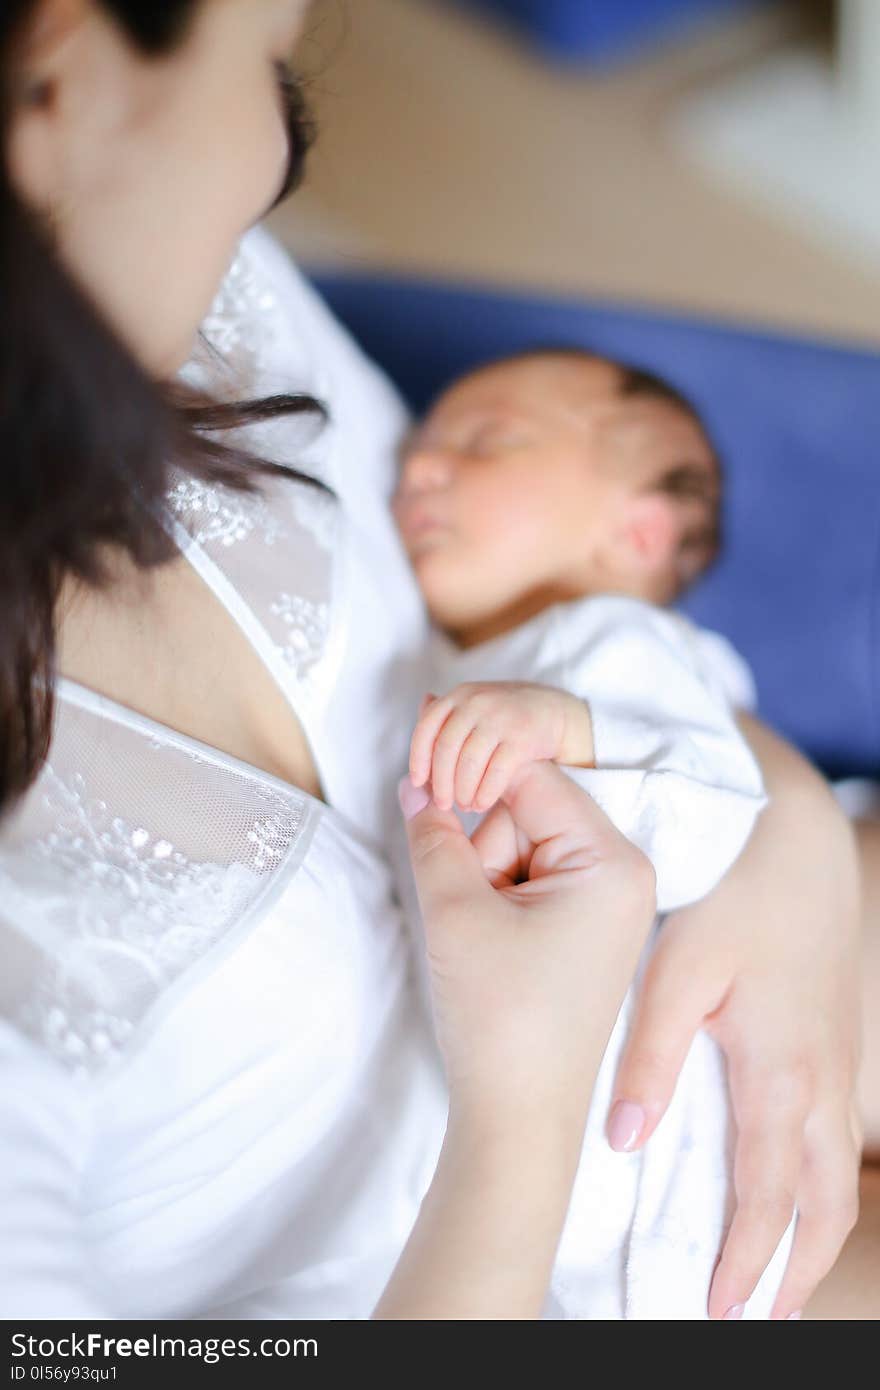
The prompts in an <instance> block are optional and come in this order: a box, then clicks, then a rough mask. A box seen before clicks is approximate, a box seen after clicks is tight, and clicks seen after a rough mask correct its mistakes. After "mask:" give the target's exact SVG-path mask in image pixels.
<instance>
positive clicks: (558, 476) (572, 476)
mask: <svg viewBox="0 0 880 1390" xmlns="http://www.w3.org/2000/svg"><path fill="white" fill-rule="evenodd" d="M720 497H721V471H720V467H719V464H718V460H717V458H716V456H715V453H714V450H713V448H712V445H711V444H710V442H709V439H708V438H707V435H706V432H705V430H704V429H703V426H702V424H701V423H700V420H699V417H698V416H697V414H696V411H695V410H694V409H693V407H692V406H691V405H690V404H689V403H688V402H687V401H686V400H685V399H684V398H683V397H682V396H680V395H679V393H678V392H677V391H675V390H674V388H672V387H671V386H668V385H667V384H666V383H665V382H663V381H662V380H660V379H659V378H658V377H655V376H653V375H651V374H649V373H646V372H642V371H639V370H636V369H633V368H630V367H627V366H625V365H622V364H619V363H616V362H612V361H608V360H606V359H604V358H601V357H596V356H593V355H592V354H590V353H588V352H584V351H580V350H578V349H568V348H562V349H541V350H538V351H534V352H528V353H522V354H519V355H517V356H515V357H509V358H505V359H504V360H503V361H499V362H493V363H491V364H489V365H488V366H485V367H481V368H479V369H478V370H477V371H475V372H472V373H470V374H469V375H468V376H466V377H463V378H462V379H461V380H459V381H457V382H455V383H454V384H453V385H452V386H450V387H449V388H448V389H447V390H446V391H444V392H443V394H442V395H441V396H440V397H439V398H438V399H437V400H436V401H435V402H434V404H433V406H432V407H431V409H430V411H429V412H428V414H427V416H426V418H425V420H424V421H423V422H422V423H421V425H419V426H417V427H416V429H415V430H414V431H413V432H412V434H411V435H410V436H409V438H408V439H407V440H406V442H405V444H404V449H403V461H402V472H401V478H400V482H399V484H398V489H397V493H396V495H395V498H394V514H395V517H396V520H397V524H398V526H399V528H400V532H401V535H402V537H403V541H404V544H405V545H406V548H407V551H408V553H409V556H410V560H411V562H412V565H413V568H414V570H415V573H416V577H417V579H418V581H419V585H420V587H421V589H422V592H423V594H424V596H425V600H426V602H427V604H428V608H429V610H430V612H431V616H432V618H433V619H434V621H435V622H436V623H437V624H438V625H439V626H440V627H442V628H443V629H445V630H446V631H447V632H448V633H449V634H450V635H451V636H452V637H454V638H455V639H456V640H457V641H458V642H460V643H461V644H462V645H463V646H468V645H472V644H473V643H475V642H478V641H481V640H484V639H485V638H488V637H492V636H494V635H496V634H497V633H500V632H504V631H507V630H508V629H509V628H510V627H513V626H515V625H516V624H517V623H520V622H523V621H525V620H526V619H527V618H529V617H531V616H533V615H534V614H535V613H537V612H539V611H540V610H541V609H543V608H545V607H547V606H548V605H549V604H551V603H555V602H558V601H561V600H564V599H572V598H579V597H583V596H585V595H590V594H599V593H617V594H629V595H632V596H634V597H637V598H643V599H646V600H648V601H649V602H652V603H659V604H666V603H671V602H672V600H673V599H675V598H676V597H677V596H678V595H679V594H680V593H681V592H682V590H683V589H684V588H686V587H687V585H688V584H690V583H691V582H692V581H693V580H694V579H696V578H697V576H698V575H700V574H702V572H703V571H704V570H705V569H706V567H707V566H708V565H709V564H710V563H711V561H712V560H713V559H714V557H715V555H716V553H717V551H718V546H719V509H720Z"/></svg>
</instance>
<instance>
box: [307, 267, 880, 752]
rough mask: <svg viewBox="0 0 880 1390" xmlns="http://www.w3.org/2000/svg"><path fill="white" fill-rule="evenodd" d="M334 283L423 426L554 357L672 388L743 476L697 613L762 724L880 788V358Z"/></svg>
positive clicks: (581, 312)
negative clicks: (731, 647)
mask: <svg viewBox="0 0 880 1390" xmlns="http://www.w3.org/2000/svg"><path fill="white" fill-rule="evenodd" d="M317 283H318V286H319V288H320V289H321V291H322V292H323V294H324V295H325V297H326V298H327V299H328V300H329V302H330V304H331V306H332V308H333V309H334V310H335V312H336V313H337V314H338V315H339V317H340V318H341V319H342V320H343V321H344V322H345V323H347V324H348V326H349V327H350V329H351V330H352V332H353V333H354V335H355V336H356V337H357V338H358V339H359V340H360V342H361V343H362V344H363V346H364V347H365V349H366V350H367V352H368V353H369V354H370V355H371V356H372V357H373V358H375V359H376V360H377V361H378V362H380V363H381V364H382V365H383V366H384V367H385V368H386V369H387V371H388V372H389V373H390V375H391V376H392V377H393V379H394V380H395V381H396V382H397V383H398V385H399V386H400V387H401V389H402V390H403V392H404V394H405V395H406V396H407V398H408V399H409V401H410V402H411V404H412V405H413V407H414V408H415V409H417V410H418V409H421V408H422V407H423V406H424V405H425V403H426V402H427V401H428V400H429V398H430V397H431V395H432V394H433V393H434V392H435V391H436V390H437V389H438V388H439V387H441V386H442V385H443V384H444V383H445V382H446V381H448V380H449V379H450V378H451V377H452V376H454V375H455V374H456V373H457V372H460V371H461V370H462V369H464V368H466V367H469V366H471V365H474V364H476V363H477V362H479V361H481V360H485V359H487V358H490V357H492V356H494V355H496V354H499V353H503V352H508V351H511V350H512V349H516V348H521V347H526V346H528V345H530V344H535V343H537V342H540V343H551V342H552V343H560V344H561V343H577V344H583V345H585V346H588V347H591V348H593V349H595V350H597V351H599V352H603V353H607V354H611V355H615V356H618V357H621V358H624V359H627V360H629V361H632V362H635V363H638V364H640V365H643V366H645V367H648V368H654V369H657V370H659V371H661V372H662V373H664V374H665V375H666V376H668V377H669V378H670V379H671V380H672V381H673V382H674V383H675V384H676V385H678V386H679V387H680V388H681V389H682V390H683V391H684V392H685V393H687V395H688V396H690V398H691V399H692V400H693V401H694V403H695V405H697V406H698V408H699V409H700V410H701V411H702V412H703V414H704V417H705V418H706V420H707V422H708V425H709V429H710V432H711V434H712V436H713V438H714V440H715V442H716V444H717V447H718V449H719V451H720V453H721V455H722V457H723V460H724V462H725V466H726V474H727V498H726V515H725V532H726V544H725V550H724V554H723V556H722V558H721V560H720V561H719V563H718V565H717V566H716V567H715V569H714V570H713V571H712V572H711V574H710V575H708V576H707V577H706V578H705V579H703V580H702V581H701V582H700V584H699V585H698V587H697V588H695V589H694V590H693V591H692V592H691V593H690V594H689V595H688V597H687V598H686V601H685V602H684V603H683V604H682V607H683V609H684V611H686V612H687V613H689V614H690V615H691V616H692V617H693V618H694V619H695V620H696V621H698V622H700V623H703V624H705V625H707V626H710V627H714V628H717V629H718V630H719V631H721V632H724V633H725V634H726V635H727V636H728V637H730V638H731V639H732V641H733V642H734V643H735V644H736V645H737V647H738V648H739V649H740V651H742V653H743V654H744V655H745V657H746V658H747V659H748V661H749V662H750V663H751V665H752V668H753V670H754V672H755V676H756V678H757V681H758V687H759V692H760V702H761V705H760V708H761V713H762V715H763V716H764V717H765V718H766V719H767V720H768V721H769V722H770V723H771V724H773V725H774V726H776V727H777V728H779V729H780V730H782V731H783V732H784V733H785V734H786V735H787V736H788V737H789V738H791V739H792V740H793V741H794V742H795V743H797V744H799V745H800V746H801V747H803V748H804V749H805V750H806V751H807V752H808V753H809V754H810V755H811V756H812V757H813V758H815V759H816V760H817V761H818V762H819V764H820V765H821V766H822V767H823V768H824V769H825V771H826V772H828V773H829V774H830V775H847V774H852V773H866V774H872V775H880V623H878V607H877V598H878V595H880V356H878V355H875V354H873V353H869V352H865V351H860V350H858V349H854V348H848V347H845V346H835V345H833V344H830V343H818V342H811V341H809V340H807V339H802V338H796V337H788V336H782V335H780V334H775V333H766V332H756V331H752V330H749V329H746V328H738V327H726V326H722V325H719V324H717V323H710V322H700V321H698V320H694V319H686V318H679V317H672V316H670V315H666V314H657V313H649V312H640V311H637V310H633V309H622V308H619V307H614V306H612V305H608V304H602V303H593V302H591V303H582V302H581V303H573V302H570V301H561V300H552V299H537V298H532V297H525V296H518V295H513V294H506V293H503V294H502V293H492V292H482V291H478V290H475V289H471V288H464V287H455V286H444V285H439V284H434V283H422V282H419V281H414V280H401V279H395V278H358V277H349V276H326V275H325V276H322V277H318V279H317Z"/></svg>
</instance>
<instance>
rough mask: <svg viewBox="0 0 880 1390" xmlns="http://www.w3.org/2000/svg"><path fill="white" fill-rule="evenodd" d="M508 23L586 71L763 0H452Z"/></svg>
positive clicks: (763, 1)
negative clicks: (587, 68) (710, 19)
mask: <svg viewBox="0 0 880 1390" xmlns="http://www.w3.org/2000/svg"><path fill="white" fill-rule="evenodd" d="M456 3H457V4H459V5H464V6H466V7H467V8H468V9H473V10H478V11H483V12H485V13H486V14H490V15H493V16H497V17H498V18H500V19H501V20H503V21H504V22H506V23H509V24H511V25H512V26H513V27H514V28H515V29H518V30H519V31H520V32H521V33H522V34H524V35H525V36H526V37H527V38H529V39H530V40H531V42H532V43H533V44H535V45H536V46H537V47H538V48H539V49H541V50H542V51H543V52H544V53H546V54H547V55H548V56H550V57H552V58H554V59H562V60H563V61H567V62H578V63H582V64H586V65H587V66H591V67H601V66H603V65H604V64H606V63H609V62H614V61H617V60H619V59H622V58H629V57H632V56H633V55H635V54H637V53H640V52H643V51H644V50H646V49H648V48H650V47H651V46H652V45H654V44H656V43H657V42H658V41H668V40H670V39H674V38H677V37H679V36H681V35H683V34H685V33H686V32H687V31H688V30H689V29H690V28H692V27H693V26H694V25H695V24H697V23H699V21H700V20H702V19H704V18H711V17H712V16H713V15H719V14H721V15H723V14H728V13H733V12H734V11H736V10H745V9H755V8H757V6H758V5H759V4H762V3H766V0H456Z"/></svg>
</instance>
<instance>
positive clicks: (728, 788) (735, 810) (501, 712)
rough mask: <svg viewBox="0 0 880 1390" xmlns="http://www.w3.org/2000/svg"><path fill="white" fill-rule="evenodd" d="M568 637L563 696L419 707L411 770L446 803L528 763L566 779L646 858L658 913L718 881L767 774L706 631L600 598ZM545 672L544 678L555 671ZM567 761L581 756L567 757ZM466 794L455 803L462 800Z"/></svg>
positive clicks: (522, 690) (475, 802)
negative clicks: (559, 770)
mask: <svg viewBox="0 0 880 1390" xmlns="http://www.w3.org/2000/svg"><path fill="white" fill-rule="evenodd" d="M590 613H591V618H590V621H589V623H588V624H586V623H583V622H582V621H580V619H579V615H578V614H577V613H576V612H575V613H574V614H573V617H575V618H578V619H579V620H578V621H577V622H574V623H572V624H571V630H570V631H565V632H563V633H562V635H561V642H562V643H563V644H564V646H565V647H566V648H567V650H566V651H565V661H564V663H562V664H561V665H560V666H559V667H557V668H556V669H555V670H554V671H553V673H552V674H553V675H554V676H555V677H556V678H557V679H559V677H560V676H562V675H564V682H565V685H566V687H567V690H566V691H561V690H556V689H551V688H549V687H548V686H536V685H525V684H523V685H518V684H516V683H509V682H505V683H496V684H486V685H468V686H459V687H457V688H456V689H455V690H453V691H452V692H450V694H449V695H447V696H444V697H443V698H442V699H441V700H435V701H433V702H431V703H430V704H429V705H428V706H427V707H423V712H422V717H421V719H420V723H419V726H418V728H417V730H416V735H415V736H414V739H413V746H412V758H411V775H412V776H413V779H414V780H418V781H419V784H420V785H421V784H422V783H424V782H425V781H427V780H429V779H431V780H432V785H433V790H434V795H435V796H437V794H438V785H439V794H440V796H442V797H443V802H442V803H441V804H444V805H449V804H451V799H452V797H453V796H454V797H455V800H456V801H457V802H458V804H459V805H461V806H462V809H473V810H477V811H483V810H486V809H488V806H489V805H491V804H492V802H493V801H494V800H496V799H497V798H498V797H499V796H501V795H502V794H503V792H504V789H505V787H506V786H507V785H508V784H509V781H510V779H511V778H512V777H513V776H514V774H515V772H516V771H517V769H518V768H519V767H520V766H522V765H523V764H524V763H525V762H528V761H530V760H531V759H534V758H551V759H554V760H556V761H558V762H561V763H565V764H566V765H567V767H568V770H569V775H570V776H571V777H572V778H573V779H574V780H576V781H577V782H578V784H579V785H580V786H582V787H583V788H584V790H585V791H587V792H589V793H590V795H591V796H593V797H594V799H595V800H596V801H597V802H598V803H599V804H600V805H601V806H602V808H603V810H605V811H606V813H607V814H608V815H609V816H610V817H611V819H612V820H613V821H614V822H615V824H616V825H617V827H618V828H619V829H620V830H622V831H623V832H624V834H626V835H628V836H629V838H630V839H631V840H633V841H634V843H636V844H637V845H638V846H639V847H640V848H641V849H642V850H643V851H644V852H645V853H646V854H647V855H648V857H649V858H650V859H651V861H652V863H653V865H654V868H655V871H656V874H657V895H658V907H659V909H660V911H663V912H667V911H671V910H673V909H674V908H676V907H680V906H683V905H684V904H685V903H689V902H695V901H696V900H697V899H699V898H701V897H703V896H704V895H705V894H706V893H708V892H709V891H710V890H711V889H712V888H713V887H714V886H715V884H716V883H718V881H719V880H720V879H721V878H722V877H723V875H724V874H725V873H726V871H727V869H728V868H729V867H730V865H731V864H732V863H733V862H734V861H735V860H736V858H737V857H738V855H739V854H740V852H741V850H742V848H743V846H744V845H745V843H746V841H747V839H748V837H749V834H750V833H751V830H752V827H753V826H754V823H755V820H756V819H757V816H758V815H759V813H760V811H761V810H762V808H763V806H764V805H765V804H766V798H765V796H764V788H763V783H762V780H761V774H760V770H759V768H758V765H757V763H756V761H755V759H754V757H753V756H752V754H751V751H750V750H749V748H748V745H747V744H746V742H745V740H744V739H743V738H742V735H741V734H740V732H739V730H738V729H737V727H736V723H735V721H734V717H733V713H732V711H731V709H730V707H729V704H728V703H727V701H726V700H725V698H724V691H723V684H722V682H721V681H720V680H719V676H718V670H717V665H716V664H715V663H713V662H712V660H711V659H709V658H708V657H707V644H706V643H705V642H704V641H703V640H702V634H699V633H697V632H696V630H695V629H694V628H692V627H691V625H690V624H689V623H687V622H686V621H685V620H683V619H681V618H679V617H678V616H677V615H675V614H671V613H667V612H664V611H662V610H658V609H655V608H652V607H650V606H649V605H646V604H642V603H639V602H637V601H635V600H630V599H623V598H621V599H603V600H601V601H598V602H597V603H596V604H595V605H593V606H592V607H591V610H590ZM548 674H550V672H549V671H548ZM572 753H575V754H576V755H577V756H576V757H572V756H571V755H572ZM460 793H461V795H460Z"/></svg>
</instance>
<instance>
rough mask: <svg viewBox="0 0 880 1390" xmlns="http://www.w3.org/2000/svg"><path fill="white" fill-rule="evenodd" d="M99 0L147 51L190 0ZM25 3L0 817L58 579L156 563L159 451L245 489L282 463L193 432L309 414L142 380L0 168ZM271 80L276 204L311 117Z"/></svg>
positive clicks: (5, 425) (5, 39) (6, 452)
mask: <svg viewBox="0 0 880 1390" xmlns="http://www.w3.org/2000/svg"><path fill="white" fill-rule="evenodd" d="M99 3H100V4H101V5H102V6H103V8H104V9H105V10H106V11H107V13H108V14H109V15H110V16H111V17H112V18H113V19H114V20H115V21H116V22H118V23H119V24H120V25H121V26H122V28H123V31H124V32H125V33H126V34H127V35H128V37H129V38H130V40H131V41H132V42H133V43H134V44H135V45H136V46H137V47H139V48H140V49H141V50H142V51H143V52H144V53H145V54H149V55H156V56H158V55H161V54H162V53H164V52H167V51H170V50H171V49H173V48H174V47H175V45H177V44H178V43H180V42H181V41H182V40H183V38H184V36H185V34H186V33H187V31H188V29H189V27H190V25H191V23H192V21H193V19H194V17H195V15H196V13H197V11H198V9H199V6H200V4H201V3H202V0H162V2H161V3H159V4H157V3H156V0H99ZM36 8H37V0H3V3H2V5H0V141H2V154H0V322H2V331H0V460H2V462H0V469H2V472H0V604H2V623H0V816H2V814H3V813H4V812H5V811H7V810H8V809H9V808H10V806H11V805H12V804H13V803H14V802H15V801H16V800H17V799H18V797H20V795H21V794H22V793H23V792H24V791H25V790H26V789H27V788H28V787H29V786H30V785H31V784H32V783H33V781H34V780H35V778H36V776H37V774H38V773H39V770H40V768H41V767H42V765H43V763H44V761H45V759H46V756H47V753H48V749H49V742H50V737H51V731H52V719H53V712H54V697H53V678H54V674H55V608H56V604H57V600H58V595H59V591H60V587H61V583H62V581H63V580H64V578H65V576H66V575H74V576H77V577H78V578H79V579H81V580H83V581H84V582H86V583H87V584H90V585H92V586H97V587H101V586H103V585H106V584H107V583H108V582H109V575H108V574H107V572H106V569H105V567H104V566H103V565H102V563H101V555H100V549H99V548H100V547H104V546H107V545H111V546H113V547H121V548H122V550H123V551H125V552H127V553H128V555H129V556H130V557H131V558H132V560H133V561H134V562H135V563H136V564H137V565H138V566H139V567H141V568H144V569H147V568H150V567H152V566H156V565H160V564H162V563H164V562H166V561H168V560H169V559H171V558H172V557H173V556H174V555H175V554H177V551H176V549H175V547H174V545H173V542H172V541H171V540H170V538H169V536H168V535H167V533H166V532H165V530H164V528H163V527H162V526H161V525H160V524H159V522H158V521H157V520H156V519H155V516H154V511H153V509H154V508H155V507H156V506H157V504H158V503H159V502H160V500H161V498H162V497H163V496H164V493H165V492H166V490H167V487H168V484H169V476H168V475H169V466H170V464H171V463H172V462H173V463H174V464H176V465H177V466H180V467H184V468H186V469H187V471H188V472H190V473H191V474H194V475H196V476H198V477H200V478H202V479H205V480H208V481H213V482H220V483H224V484H226V485H227V486H231V487H234V488H238V489H240V490H243V491H247V492H253V491H256V490H257V489H258V486H259V484H258V481H257V475H259V474H261V473H262V474H263V475H265V474H267V473H272V474H275V473H282V474H284V475H285V476H290V475H291V473H293V470H292V469H290V468H284V467H282V466H281V465H279V464H277V463H270V462H268V461H263V460H261V459H258V458H256V457H255V456H253V455H252V454H250V453H249V452H247V451H246V450H244V449H242V448H239V447H233V446H231V445H229V444H224V443H223V442H221V441H220V440H218V439H216V438H211V437H210V434H209V432H215V431H218V430H220V431H222V430H226V429H229V428H232V427H235V426H240V425H246V424H250V423H253V422H256V421H259V420H267V419H270V418H274V417H277V416H280V415H286V414H291V413H295V412H303V411H307V410H311V411H316V410H317V411H320V410H321V407H320V406H319V405H318V403H317V402H316V401H314V400H312V399H311V398H309V397H307V396H303V395H299V394H289V395H275V396H271V397H266V398H264V399H262V400H243V401H240V402H235V403H227V402H223V403H221V402H215V401H212V400H210V399H209V398H208V397H206V396H205V395H203V394H200V393H198V392H196V391H195V390H193V389H191V388H189V387H187V386H184V385H183V383H181V382H179V381H175V382H173V383H168V384H165V385H163V384H159V383H157V382H155V381H154V380H153V379H152V378H150V377H149V376H148V375H147V373H146V372H145V371H144V370H143V369H142V368H141V367H140V365H139V364H138V362H137V361H136V359H135V357H134V355H133V354H132V353H131V352H130V351H129V350H128V348H127V347H126V346H125V345H124V344H123V342H122V341H121V340H120V338H119V337H118V336H117V335H116V334H115V333H114V331H113V330H112V329H111V328H110V327H109V325H108V323H107V322H105V320H104V319H103V318H102V316H101V315H100V313H99V312H98V310H97V309H96V307H95V306H94V305H93V303H92V302H91V301H90V300H89V298H88V297H87V295H86V294H85V293H84V292H83V290H82V289H81V288H80V287H79V286H78V285H77V284H76V283H75V282H74V280H73V279H72V277H71V276H70V275H68V274H67V273H66V272H65V270H64V269H63V267H62V265H61V263H60V261H59V260H58V258H57V257H56V256H55V255H54V254H53V250H52V244H51V237H50V236H49V234H48V233H47V231H46V229H45V227H44V226H42V225H41V223H40V219H39V218H38V217H37V216H36V215H35V214H33V213H32V212H31V211H29V210H28V209H27V208H26V207H25V205H24V204H23V202H22V200H21V199H20V198H19V197H17V196H16V193H15V191H14V189H13V186H12V182H11V179H10V177H9V172H8V168H7V164H6V147H7V140H6V135H7V132H8V130H9V122H10V119H11V116H12V111H13V109H14V103H15V100H16V94H15V92H14V90H13V82H14V81H15V79H16V73H15V52H16V45H17V41H18V40H19V39H20V38H21V35H22V33H23V26H24V25H26V24H27V22H28V21H29V20H30V19H32V18H33V15H34V11H35V10H36ZM278 76H279V97H280V99H281V100H283V102H284V105H285V111H286V113H287V116H288V124H289V127H290V136H291V161H290V168H289V171H288V178H287V179H286V181H285V186H284V189H283V191H282V193H281V195H280V196H279V199H278V201H279V202H280V201H281V198H283V197H285V196H286V195H287V194H288V193H289V192H290V191H291V189H292V188H293V187H294V186H295V184H296V183H297V181H298V178H299V175H300V172H301V166H302V162H303V158H304V155H305V152H306V149H307V147H308V144H309V143H310V137H311V128H310V125H309V122H308V120H307V118H306V115H305V110H304V106H303V103H302V98H301V95H300V90H299V87H298V84H297V83H296V81H295V79H294V78H293V76H292V74H291V73H290V72H289V70H288V69H287V68H286V66H284V65H281V64H279V72H278ZM294 476H300V475H296V474H294Z"/></svg>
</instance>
